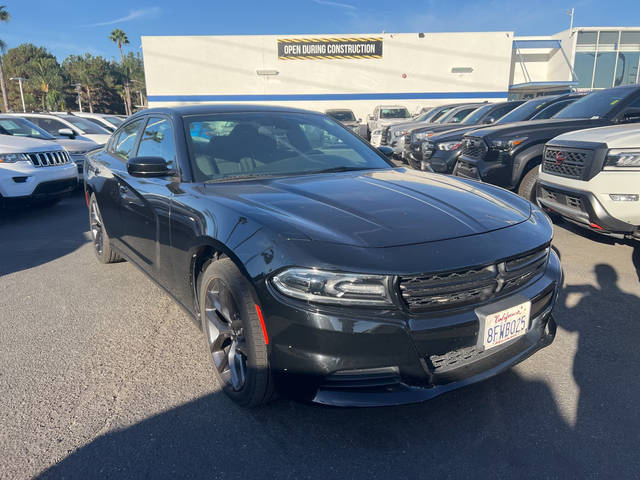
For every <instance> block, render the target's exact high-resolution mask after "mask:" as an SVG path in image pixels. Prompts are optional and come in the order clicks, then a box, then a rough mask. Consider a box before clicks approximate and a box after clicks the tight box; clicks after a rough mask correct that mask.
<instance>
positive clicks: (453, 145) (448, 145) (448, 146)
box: [436, 140, 462, 151]
mask: <svg viewBox="0 0 640 480" xmlns="http://www.w3.org/2000/svg"><path fill="white" fill-rule="evenodd" d="M436 146H437V147H438V150H447V151H450V150H457V149H459V148H460V147H461V146H462V141H461V140H455V141H453V142H442V143H438V144H437V145H436Z"/></svg>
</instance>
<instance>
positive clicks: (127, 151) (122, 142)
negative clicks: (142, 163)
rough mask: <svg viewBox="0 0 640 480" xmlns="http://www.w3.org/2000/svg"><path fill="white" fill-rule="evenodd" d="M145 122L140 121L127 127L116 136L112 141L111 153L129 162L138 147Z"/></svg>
mask: <svg viewBox="0 0 640 480" xmlns="http://www.w3.org/2000/svg"><path fill="white" fill-rule="evenodd" d="M143 122H144V120H142V119H140V120H136V121H135V122H132V123H130V124H128V125H125V126H124V128H122V130H120V131H119V132H117V133H116V134H115V136H114V138H113V140H111V146H110V147H109V151H110V152H111V153H113V154H114V155H116V156H117V157H120V159H122V160H124V161H127V160H128V159H129V158H130V157H131V153H132V152H133V149H134V148H135V146H136V141H137V140H138V135H139V133H140V128H141V127H142V123H143Z"/></svg>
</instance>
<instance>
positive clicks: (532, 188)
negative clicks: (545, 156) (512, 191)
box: [518, 167, 538, 203]
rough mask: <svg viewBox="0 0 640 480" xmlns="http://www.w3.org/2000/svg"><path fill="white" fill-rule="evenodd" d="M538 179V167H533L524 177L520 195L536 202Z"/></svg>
mask: <svg viewBox="0 0 640 480" xmlns="http://www.w3.org/2000/svg"><path fill="white" fill-rule="evenodd" d="M537 181H538V167H533V168H532V169H531V170H529V171H528V172H527V174H526V175H525V176H524V177H523V178H522V181H521V182H520V186H519V187H518V195H520V196H521V197H524V198H526V199H527V200H529V201H530V202H531V203H536V198H537V194H536V182H537Z"/></svg>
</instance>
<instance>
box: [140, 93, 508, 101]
mask: <svg viewBox="0 0 640 480" xmlns="http://www.w3.org/2000/svg"><path fill="white" fill-rule="evenodd" d="M507 96H508V92H409V93H303V94H293V95H291V94H289V95H149V96H148V99H149V101H150V102H295V101H322V100H423V99H425V100H426V99H469V98H471V99H473V98H500V99H504V98H507Z"/></svg>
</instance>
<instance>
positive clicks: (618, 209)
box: [537, 124, 640, 239]
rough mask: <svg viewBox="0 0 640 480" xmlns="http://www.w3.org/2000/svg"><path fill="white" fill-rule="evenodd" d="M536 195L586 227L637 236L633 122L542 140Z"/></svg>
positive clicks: (637, 157) (639, 160)
mask: <svg viewBox="0 0 640 480" xmlns="http://www.w3.org/2000/svg"><path fill="white" fill-rule="evenodd" d="M537 198H538V203H539V204H540V205H541V206H542V207H543V208H545V209H547V210H548V211H550V212H552V213H554V214H556V215H559V216H561V217H562V218H564V219H566V220H568V221H570V222H573V223H576V224H578V225H581V226H583V227H586V228H588V229H590V230H593V231H596V232H598V233H603V234H607V235H611V236H614V237H617V238H636V239H640V127H639V126H638V124H631V125H620V126H613V127H601V128H591V129H588V130H578V131H575V132H571V133H565V134H563V135H560V136H558V137H556V138H554V139H553V140H551V141H549V142H547V144H546V145H545V149H544V153H543V160H542V166H541V172H540V178H539V180H538V186H537Z"/></svg>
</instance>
